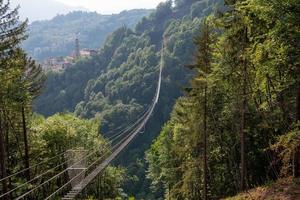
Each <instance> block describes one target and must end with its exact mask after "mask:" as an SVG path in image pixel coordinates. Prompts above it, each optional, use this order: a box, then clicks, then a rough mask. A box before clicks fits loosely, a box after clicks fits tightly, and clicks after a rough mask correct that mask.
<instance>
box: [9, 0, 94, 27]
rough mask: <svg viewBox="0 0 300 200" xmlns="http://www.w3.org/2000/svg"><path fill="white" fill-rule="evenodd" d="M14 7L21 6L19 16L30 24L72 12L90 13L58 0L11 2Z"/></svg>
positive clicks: (17, 0)
mask: <svg viewBox="0 0 300 200" xmlns="http://www.w3.org/2000/svg"><path fill="white" fill-rule="evenodd" d="M11 3H12V6H13V7H16V6H17V5H20V10H19V14H20V17H21V19H22V20H24V19H26V18H28V19H29V22H30V23H31V22H34V21H37V20H47V19H52V18H53V17H55V16H56V15H58V14H67V13H69V12H71V11H78V10H81V11H88V10H87V9H86V8H82V7H80V8H79V7H72V6H68V5H65V4H63V3H61V2H58V1H56V0H11Z"/></svg>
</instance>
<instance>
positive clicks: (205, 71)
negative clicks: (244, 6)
mask: <svg viewBox="0 0 300 200" xmlns="http://www.w3.org/2000/svg"><path fill="white" fill-rule="evenodd" d="M212 43H213V36H212V28H211V27H210V25H209V22H208V19H204V20H203V25H202V26H201V33H200V37H198V38H197V39H196V45H197V48H198V52H197V55H196V64H195V65H193V66H191V67H192V68H194V69H196V70H197V72H198V74H197V77H196V78H195V79H194V81H193V82H194V84H193V86H194V87H196V88H195V90H198V89H199V88H200V91H199V92H201V93H202V95H201V98H199V101H200V103H199V104H200V105H202V108H201V111H202V114H201V115H200V116H201V117H202V120H203V121H202V123H201V124H200V128H199V131H200V133H201V132H202V133H203V136H202V139H203V141H202V144H201V143H200V145H203V155H202V156H203V184H204V187H203V196H204V199H205V200H207V199H208V188H209V182H208V127H207V120H208V76H209V74H210V73H211V71H212V69H211V68H212V66H211V63H212V60H211V59H212V53H213V49H212ZM199 149H201V146H200V147H199Z"/></svg>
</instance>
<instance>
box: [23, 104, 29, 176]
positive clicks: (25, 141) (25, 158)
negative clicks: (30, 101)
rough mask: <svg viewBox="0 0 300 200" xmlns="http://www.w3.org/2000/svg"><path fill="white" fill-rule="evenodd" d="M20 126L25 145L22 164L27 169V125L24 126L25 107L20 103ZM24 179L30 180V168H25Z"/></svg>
mask: <svg viewBox="0 0 300 200" xmlns="http://www.w3.org/2000/svg"><path fill="white" fill-rule="evenodd" d="M22 126H23V137H24V146H25V149H24V150H25V157H24V164H25V168H26V169H28V168H29V167H30V163H29V147H28V135H27V127H26V117H25V108H24V105H22ZM26 179H27V181H30V170H29V169H28V170H26Z"/></svg>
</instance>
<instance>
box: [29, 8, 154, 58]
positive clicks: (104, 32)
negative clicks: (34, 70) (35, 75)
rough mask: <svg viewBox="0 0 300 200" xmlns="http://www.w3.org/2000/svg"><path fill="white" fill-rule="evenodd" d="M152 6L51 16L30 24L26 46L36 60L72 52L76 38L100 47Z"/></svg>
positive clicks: (89, 44)
mask: <svg viewBox="0 0 300 200" xmlns="http://www.w3.org/2000/svg"><path fill="white" fill-rule="evenodd" d="M151 11H152V10H147V9H135V10H129V11H123V12H121V13H119V14H113V15H101V14H98V13H96V12H83V11H74V12H70V13H68V14H66V15H58V16H56V17H54V18H53V19H51V20H45V21H36V22H33V23H32V24H30V25H29V27H28V29H29V31H28V35H29V38H28V39H27V40H26V41H24V43H23V48H24V49H25V50H26V52H27V53H28V54H29V55H30V56H32V57H33V58H34V59H36V60H39V61H41V60H43V59H45V58H48V57H53V56H54V57H55V56H66V55H69V54H70V53H71V52H72V51H73V50H74V46H75V39H76V38H78V39H79V41H80V47H81V48H93V49H95V48H100V47H101V46H102V44H103V42H104V41H105V39H106V37H107V36H108V35H109V34H110V33H112V32H113V31H114V30H116V29H117V28H119V27H121V26H127V27H129V28H132V27H134V26H135V25H136V24H137V22H138V21H140V19H141V18H142V17H144V16H147V15H148V14H149V13H150V12H151Z"/></svg>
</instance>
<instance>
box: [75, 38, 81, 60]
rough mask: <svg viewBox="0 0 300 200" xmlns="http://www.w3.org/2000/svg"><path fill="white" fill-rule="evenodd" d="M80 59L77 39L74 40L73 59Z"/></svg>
mask: <svg viewBox="0 0 300 200" xmlns="http://www.w3.org/2000/svg"><path fill="white" fill-rule="evenodd" d="M79 57H80V49H79V39H78V38H76V40H75V58H79Z"/></svg>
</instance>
